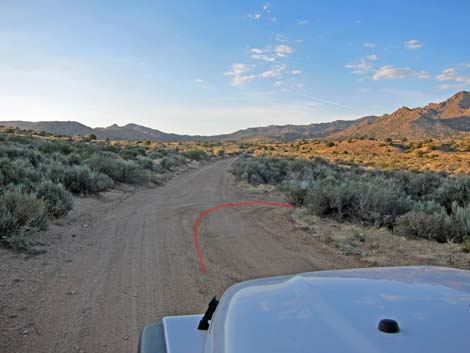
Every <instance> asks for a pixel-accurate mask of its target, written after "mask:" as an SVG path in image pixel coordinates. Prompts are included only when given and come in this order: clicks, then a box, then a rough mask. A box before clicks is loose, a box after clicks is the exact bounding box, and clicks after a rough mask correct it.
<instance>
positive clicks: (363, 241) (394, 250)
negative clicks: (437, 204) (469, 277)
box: [292, 208, 470, 269]
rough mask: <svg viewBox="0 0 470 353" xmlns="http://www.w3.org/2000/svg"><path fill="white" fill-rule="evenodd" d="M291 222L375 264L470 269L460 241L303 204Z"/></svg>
mask: <svg viewBox="0 0 470 353" xmlns="http://www.w3.org/2000/svg"><path fill="white" fill-rule="evenodd" d="M292 222H293V223H294V225H295V226H296V227H298V228H299V229H301V230H302V231H304V232H305V233H306V234H308V236H310V237H313V238H315V239H318V240H320V241H322V242H324V243H326V244H327V245H328V246H331V247H333V248H335V249H336V250H337V251H339V252H341V253H342V254H343V255H346V256H352V257H356V258H358V259H360V260H362V261H366V262H368V263H370V264H371V265H373V266H407V265H436V266H451V267H458V268H464V269H470V253H468V252H465V249H464V248H463V247H462V245H461V244H450V243H445V244H441V243H437V242H435V241H432V240H427V239H422V238H415V239H413V238H409V237H402V236H398V235H394V234H393V233H392V232H390V231H388V230H386V229H382V228H379V229H378V228H373V227H361V226H359V225H355V224H348V223H338V222H336V221H334V220H331V219H325V218H319V217H316V216H314V215H312V214H310V213H308V212H307V211H306V210H305V209H303V208H297V209H295V211H293V213H292Z"/></svg>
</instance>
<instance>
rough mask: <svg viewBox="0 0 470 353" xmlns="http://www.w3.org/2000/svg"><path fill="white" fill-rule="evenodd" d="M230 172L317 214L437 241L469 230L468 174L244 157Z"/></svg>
mask: <svg viewBox="0 0 470 353" xmlns="http://www.w3.org/2000/svg"><path fill="white" fill-rule="evenodd" d="M232 173H233V174H234V175H235V176H236V177H237V178H238V179H241V180H245V181H247V182H249V183H252V184H273V185H278V186H279V187H280V189H281V190H282V191H284V192H285V193H286V196H287V198H288V200H289V202H291V203H293V204H295V205H297V206H304V207H306V208H307V209H309V210H310V211H311V212H312V213H314V214H316V215H319V216H326V217H334V218H336V219H338V220H339V221H353V222H360V223H362V224H368V225H375V226H379V227H387V228H396V229H397V231H398V232H399V233H401V234H408V235H414V236H419V237H425V238H430V239H435V240H437V241H441V242H442V241H448V240H449V241H455V242H461V241H462V240H463V239H464V237H465V236H467V235H469V234H470V206H467V205H469V204H470V177H469V176H447V175H445V174H442V173H435V172H426V173H416V172H409V171H390V172H384V171H379V170H366V169H363V168H359V167H357V166H355V165H353V164H352V165H350V166H348V167H343V166H340V165H337V164H331V163H329V162H326V161H325V160H322V159H320V158H314V159H312V160H309V161H306V160H295V159H291V158H266V157H256V158H254V157H247V156H242V157H240V158H239V159H238V160H237V161H236V162H235V163H234V164H233V166H232Z"/></svg>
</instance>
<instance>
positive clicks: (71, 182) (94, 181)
mask: <svg viewBox="0 0 470 353" xmlns="http://www.w3.org/2000/svg"><path fill="white" fill-rule="evenodd" d="M56 182H61V183H62V184H63V185H64V186H65V187H66V188H67V190H69V191H71V192H73V193H75V194H94V193H97V192H100V191H105V190H107V189H110V188H111V187H112V186H113V181H112V180H111V179H110V178H109V177H108V176H107V175H104V174H103V173H99V172H97V171H94V170H92V169H90V167H88V166H87V165H74V166H71V167H66V168H65V169H64V174H63V176H62V177H61V178H60V179H59V180H57V181H56Z"/></svg>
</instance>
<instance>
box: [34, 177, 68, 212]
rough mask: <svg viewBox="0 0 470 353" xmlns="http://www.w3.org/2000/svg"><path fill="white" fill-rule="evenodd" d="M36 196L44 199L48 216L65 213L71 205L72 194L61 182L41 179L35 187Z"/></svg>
mask: <svg viewBox="0 0 470 353" xmlns="http://www.w3.org/2000/svg"><path fill="white" fill-rule="evenodd" d="M36 197H37V198H38V199H41V200H43V201H44V203H45V204H46V206H47V212H48V214H49V215H50V216H53V217H60V216H63V215H66V214H67V213H68V212H69V211H70V210H71V209H72V206H73V201H72V195H71V194H70V193H69V192H68V191H67V190H65V188H64V186H63V185H62V184H58V183H53V182H52V181H50V180H43V181H42V182H41V183H40V184H39V185H38V186H37V188H36Z"/></svg>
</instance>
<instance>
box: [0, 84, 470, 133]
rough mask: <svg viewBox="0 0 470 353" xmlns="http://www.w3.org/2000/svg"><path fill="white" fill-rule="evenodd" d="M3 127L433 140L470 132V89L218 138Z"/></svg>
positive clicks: (69, 125)
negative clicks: (385, 110) (358, 114)
mask: <svg viewBox="0 0 470 353" xmlns="http://www.w3.org/2000/svg"><path fill="white" fill-rule="evenodd" d="M0 125H4V126H12V127H19V128H21V129H34V130H43V131H47V132H52V133H56V134H61V135H70V136H74V135H81V136H86V135H88V134H90V133H94V134H96V136H97V137H98V138H99V139H106V138H109V139H114V140H120V139H122V140H124V139H130V140H142V139H148V140H154V141H197V140H220V141H228V140H236V141H243V140H258V141H263V140H271V141H281V142H283V141H293V140H298V139H309V138H331V139H345V138H359V137H363V136H366V137H374V138H387V137H391V138H402V137H406V138H411V139H416V138H429V137H433V138H434V137H454V136H455V137H458V136H461V135H470V92H465V91H463V92H459V93H457V94H455V95H454V96H452V97H450V98H449V99H448V100H446V101H444V102H442V103H430V104H428V105H427V106H425V107H423V108H413V109H411V108H408V107H402V108H400V109H398V110H397V111H395V112H394V113H392V114H385V115H382V116H380V117H377V116H366V117H363V118H361V119H357V120H347V121H345V120H337V121H333V122H328V123H319V124H310V125H282V126H281V125H270V126H266V127H256V128H248V129H244V130H239V131H236V132H233V133H230V134H223V135H214V136H190V135H177V134H171V133H166V132H162V131H160V130H156V129H151V128H148V127H145V126H141V125H137V124H127V125H124V126H118V125H116V124H114V125H111V126H108V127H104V128H95V129H92V128H90V127H88V126H85V125H83V124H80V123H78V122H75V121H49V122H47V121H43V122H27V121H5V122H0Z"/></svg>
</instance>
